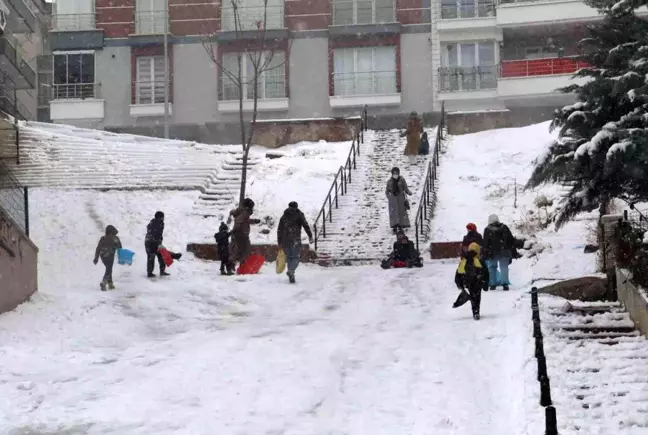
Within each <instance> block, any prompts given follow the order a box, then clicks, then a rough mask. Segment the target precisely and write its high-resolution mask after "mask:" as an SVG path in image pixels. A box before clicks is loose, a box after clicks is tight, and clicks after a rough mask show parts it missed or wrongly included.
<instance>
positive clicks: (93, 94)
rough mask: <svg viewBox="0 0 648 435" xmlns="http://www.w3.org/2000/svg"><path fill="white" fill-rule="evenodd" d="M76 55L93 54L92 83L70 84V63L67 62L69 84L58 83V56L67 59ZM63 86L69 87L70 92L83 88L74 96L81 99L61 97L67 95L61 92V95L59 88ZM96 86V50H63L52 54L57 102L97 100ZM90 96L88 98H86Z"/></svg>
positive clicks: (54, 89) (53, 92) (74, 93)
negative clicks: (56, 58)
mask: <svg viewBox="0 0 648 435" xmlns="http://www.w3.org/2000/svg"><path fill="white" fill-rule="evenodd" d="M74 54H92V60H93V67H92V70H93V76H94V77H93V81H92V83H83V82H80V83H69V80H70V76H69V62H66V77H67V81H68V82H67V83H56V60H55V57H56V56H66V58H67V57H68V56H69V55H74ZM66 60H67V59H66ZM62 86H67V87H68V88H67V89H68V90H70V89H75V88H77V87H78V88H81V89H80V91H77V90H74V92H73V93H72V95H80V97H79V98H75V97H72V98H64V97H60V96H59V95H63V94H66V93H67V92H61V93H60V94H59V87H62ZM83 86H85V89H86V91H87V90H89V92H87V94H85V92H86V91H84V88H83ZM96 86H97V53H96V52H95V51H94V50H62V51H54V52H52V99H55V100H70V99H86V98H97V95H96V92H97V91H96ZM86 95H88V96H86Z"/></svg>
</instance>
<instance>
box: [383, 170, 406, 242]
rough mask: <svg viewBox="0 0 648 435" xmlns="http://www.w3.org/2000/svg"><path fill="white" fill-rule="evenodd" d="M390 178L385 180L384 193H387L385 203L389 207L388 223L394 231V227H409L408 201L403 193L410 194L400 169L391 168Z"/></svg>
mask: <svg viewBox="0 0 648 435" xmlns="http://www.w3.org/2000/svg"><path fill="white" fill-rule="evenodd" d="M391 174H392V176H391V178H390V179H389V181H387V188H386V189H385V195H387V203H388V207H389V225H390V226H391V227H392V230H393V231H394V233H396V228H397V227H399V226H400V227H401V228H409V227H410V221H409V216H408V213H407V211H408V210H409V201H408V200H407V197H406V196H405V195H411V194H412V192H410V190H409V187H407V182H406V181H405V179H404V178H403V177H401V175H400V169H398V168H393V169H392V170H391Z"/></svg>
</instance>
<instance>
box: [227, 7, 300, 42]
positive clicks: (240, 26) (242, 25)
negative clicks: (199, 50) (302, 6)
mask: <svg viewBox="0 0 648 435" xmlns="http://www.w3.org/2000/svg"><path fill="white" fill-rule="evenodd" d="M270 3H272V2H269V4H268V6H267V7H265V6H246V7H239V8H238V9H237V10H236V12H235V11H234V9H233V8H232V7H231V4H230V3H229V2H226V3H224V4H223V7H222V10H221V12H222V16H221V31H220V33H219V34H218V40H219V41H221V42H225V41H233V40H237V39H256V38H257V37H258V33H257V32H258V31H259V30H261V29H264V30H265V35H266V38H268V39H285V38H287V37H288V29H286V28H285V25H284V5H283V2H282V3H281V5H271V4H270Z"/></svg>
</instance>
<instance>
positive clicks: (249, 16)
mask: <svg viewBox="0 0 648 435" xmlns="http://www.w3.org/2000/svg"><path fill="white" fill-rule="evenodd" d="M236 3H237V4H238V8H237V13H235V12H234V9H233V7H232V0H59V2H58V3H57V4H55V6H54V12H53V20H52V28H51V33H50V47H51V50H52V55H51V56H48V58H49V59H50V62H49V68H50V69H51V71H49V72H48V71H44V72H43V73H42V74H39V77H41V79H39V81H40V88H41V89H50V90H51V92H50V93H49V94H48V95H49V97H50V98H49V101H46V102H45V103H44V104H43V105H42V106H41V107H40V110H39V118H40V119H41V120H52V121H53V122H61V123H71V124H75V125H79V126H87V127H96V128H106V129H112V130H117V131H131V132H136V133H143V134H153V135H161V133H162V123H163V119H164V113H165V110H164V106H165V104H164V98H165V97H164V95H165V88H166V89H168V101H169V105H168V116H169V124H170V130H171V135H172V136H173V137H181V138H185V139H193V140H201V141H205V142H223V141H228V140H232V141H234V140H236V135H234V134H233V133H234V132H235V127H236V123H237V122H238V95H239V92H243V93H244V95H245V96H246V98H247V97H249V96H250V95H251V94H252V92H251V88H252V85H251V84H250V83H246V85H245V86H243V89H239V87H237V86H233V84H232V80H231V79H230V78H229V77H228V75H227V74H224V73H223V72H222V70H221V68H219V67H218V66H217V65H216V63H215V62H214V60H217V62H219V63H220V64H221V65H224V66H228V65H229V66H228V67H227V68H228V69H229V70H234V69H238V62H237V59H238V54H237V53H241V52H245V51H246V50H255V40H254V35H258V33H257V32H256V31H255V30H254V29H258V26H259V25H262V26H263V27H264V28H265V29H266V33H265V34H266V39H268V40H271V41H272V44H271V47H272V48H271V54H269V56H270V57H268V58H267V60H269V62H271V63H274V64H272V65H271V66H273V67H272V68H271V69H268V71H266V72H265V73H264V74H263V75H262V77H260V80H259V87H258V94H259V117H260V118H261V119H277V118H310V117H337V116H346V115H349V114H357V113H359V111H360V110H361V109H362V107H363V106H365V105H367V106H368V108H369V112H370V114H371V115H373V116H374V117H376V118H379V119H380V120H381V121H380V122H381V125H383V126H390V127H392V126H396V124H398V125H400V123H401V122H402V119H403V118H404V117H405V116H406V115H407V114H408V113H410V112H411V111H417V112H419V113H423V114H430V113H435V112H438V111H439V110H440V107H441V104H442V103H445V106H446V109H447V110H450V111H474V110H485V109H490V110H503V109H507V108H516V112H517V113H521V112H520V111H522V112H523V111H524V110H523V109H529V110H531V109H533V111H534V113H536V114H537V113H544V112H543V109H542V108H545V109H547V110H549V113H551V112H552V111H553V109H554V108H555V106H556V105H557V104H562V103H563V102H566V101H569V99H570V97H569V96H565V95H561V94H559V93H557V92H556V91H555V89H556V88H558V87H560V86H564V85H567V84H568V83H569V81H570V77H571V74H572V73H573V72H575V71H576V70H577V69H578V68H579V67H580V66H582V63H580V61H578V60H577V59H576V58H574V57H573V56H575V55H577V54H578V47H577V45H576V43H577V41H578V39H579V38H580V37H581V35H583V34H584V25H586V24H587V23H588V22H591V21H593V20H597V19H600V18H599V15H598V13H597V11H595V10H593V9H591V8H589V7H587V6H585V5H584V4H583V3H582V2H580V1H578V0H548V1H543V0H536V1H526V0H517V1H515V0H499V1H498V2H494V1H492V0H269V1H268V6H267V9H266V10H264V7H263V4H264V0H236ZM234 17H239V20H235V19H234ZM236 23H238V26H236ZM261 23H263V24H261ZM237 29H238V31H237ZM165 33H166V35H167V36H166V40H167V50H166V53H167V56H166V57H167V62H168V77H169V79H168V83H167V81H166V80H165V78H164V77H165V72H164V71H165V68H164V65H165V49H164V39H165V37H164V35H165ZM256 43H258V40H257V41H256ZM267 47H268V46H267V45H266V48H267ZM269 53H270V52H269ZM261 59H265V58H264V57H262V58H261ZM42 63H43V64H44V65H45V64H46V63H47V62H46V61H45V60H44V61H43V62H42ZM251 63H252V62H250V59H249V58H246V57H245V56H243V60H242V71H243V79H244V81H246V82H248V81H249V80H246V77H248V74H250V71H251V70H253V69H254V68H253V65H251ZM251 105H252V104H251V101H249V100H246V101H245V102H244V109H245V110H246V111H249V110H251ZM539 116H546V114H540V115H539Z"/></svg>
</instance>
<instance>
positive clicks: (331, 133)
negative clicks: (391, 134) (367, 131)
mask: <svg viewBox="0 0 648 435" xmlns="http://www.w3.org/2000/svg"><path fill="white" fill-rule="evenodd" d="M361 122H362V121H361V119H360V118H359V117H357V118H314V119H301V120H297V119H295V120H276V121H257V123H256V126H255V128H254V137H253V138H252V142H253V143H254V144H255V145H261V146H264V147H267V148H278V147H281V146H283V145H289V144H293V143H298V142H302V141H307V142H317V141H320V140H325V141H327V142H342V141H345V140H352V139H353V136H354V134H355V132H356V131H359V130H360V124H361Z"/></svg>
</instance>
